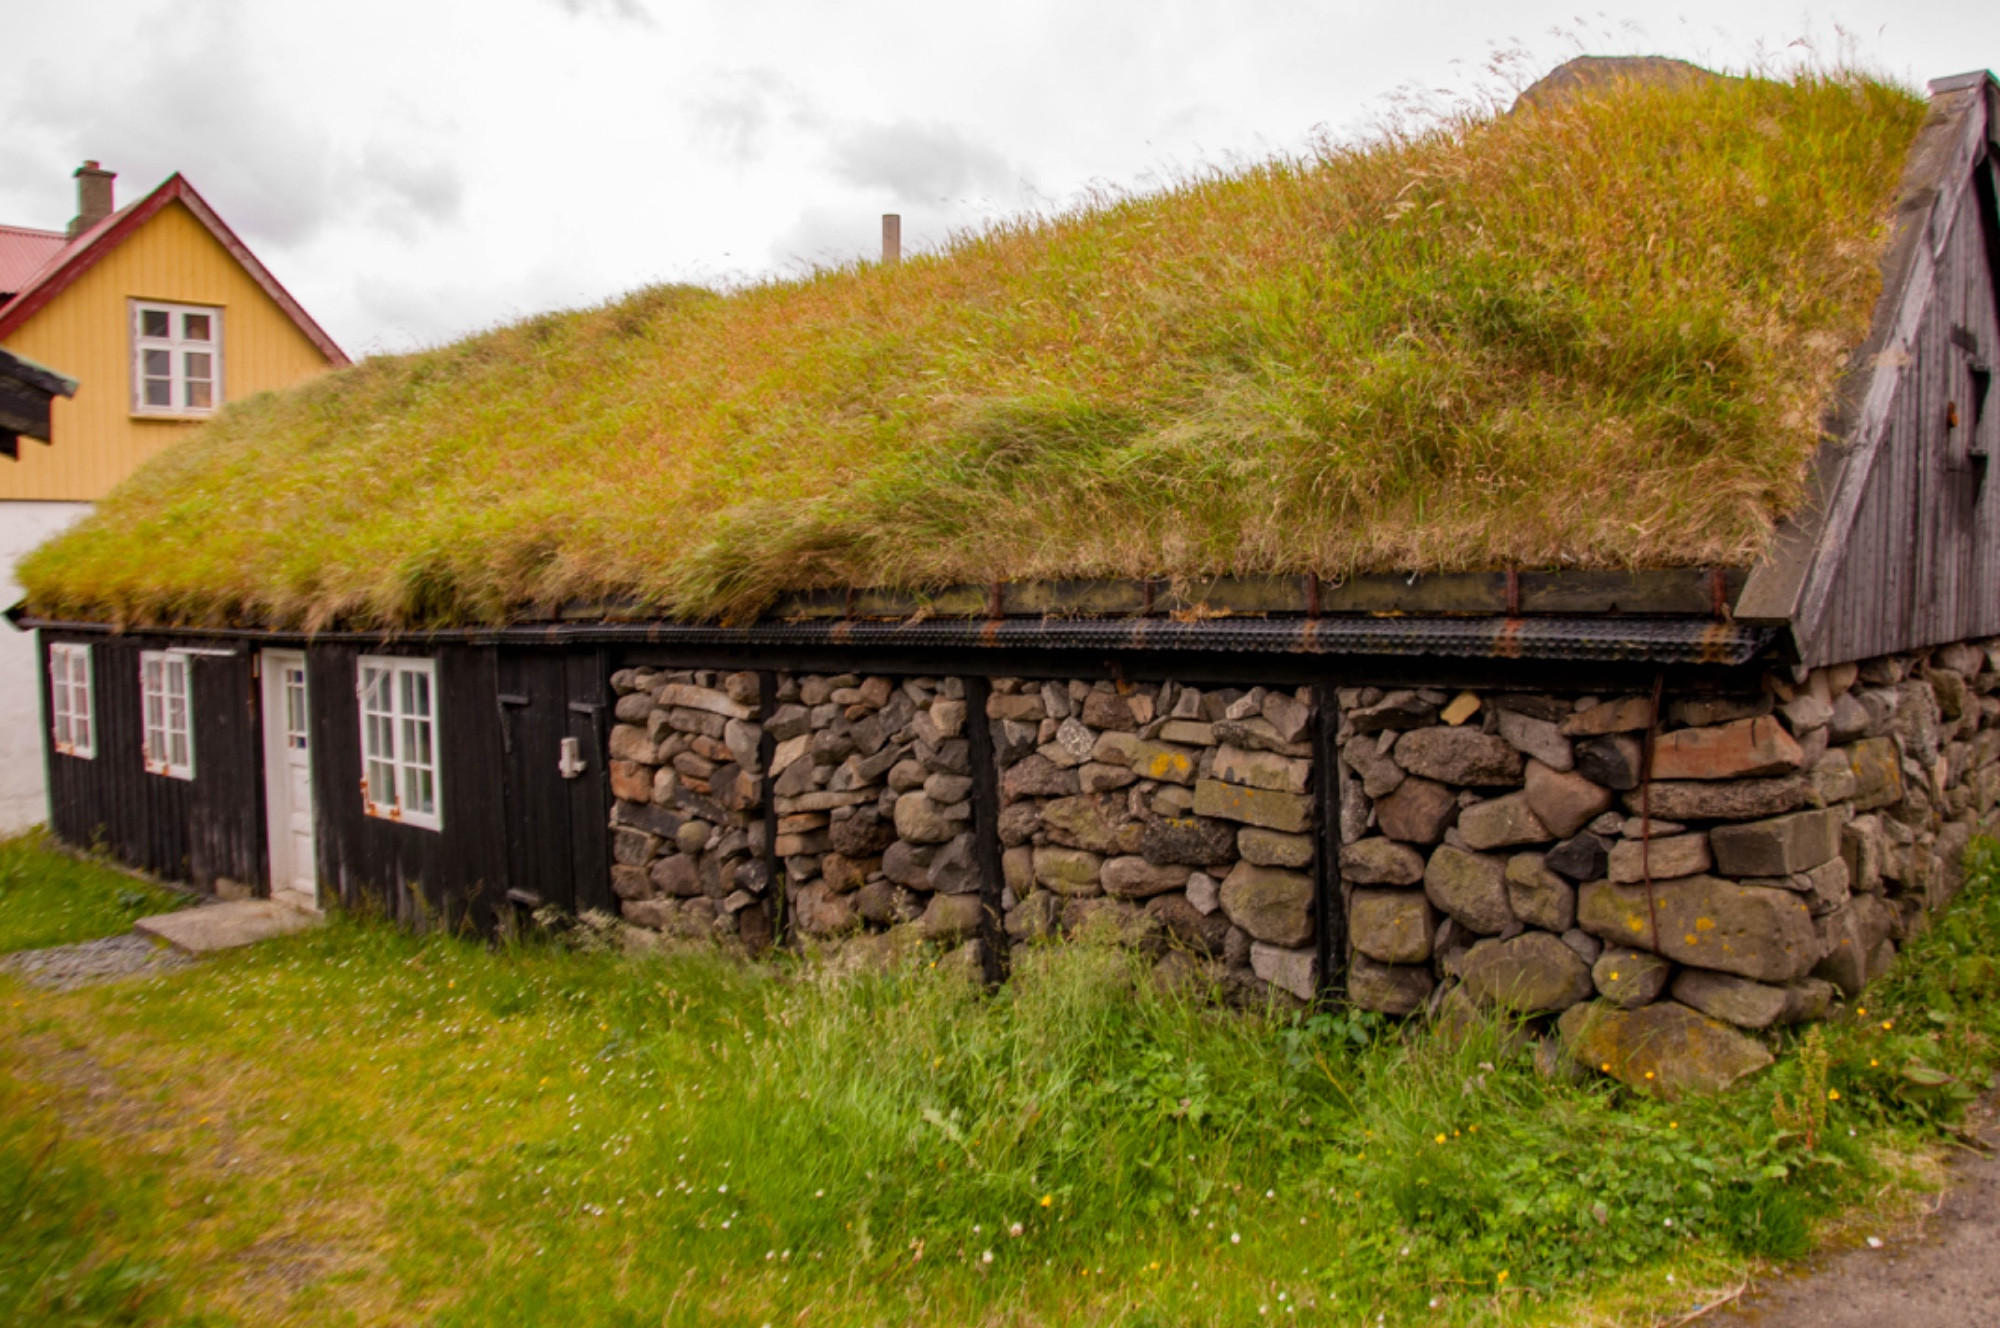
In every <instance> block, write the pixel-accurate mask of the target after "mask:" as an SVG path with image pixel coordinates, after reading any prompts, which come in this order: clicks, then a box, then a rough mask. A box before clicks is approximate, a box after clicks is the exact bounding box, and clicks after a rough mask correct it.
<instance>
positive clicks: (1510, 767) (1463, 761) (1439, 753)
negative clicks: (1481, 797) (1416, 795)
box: [1396, 728, 1521, 788]
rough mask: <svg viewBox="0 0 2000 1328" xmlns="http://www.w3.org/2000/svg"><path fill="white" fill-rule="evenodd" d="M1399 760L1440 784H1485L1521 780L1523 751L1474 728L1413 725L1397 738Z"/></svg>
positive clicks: (1402, 764) (1415, 772)
mask: <svg viewBox="0 0 2000 1328" xmlns="http://www.w3.org/2000/svg"><path fill="white" fill-rule="evenodd" d="M1396 764H1397V765H1399V766H1401V767H1403V769H1405V770H1407V771H1409V772H1410V773H1411V774H1413V775H1421V776H1423V777H1424V778H1425V779H1435V780H1437V781H1438V782H1439V783H1441V784H1467V785H1472V786H1474V787H1480V788H1486V787H1494V786H1499V785H1508V784H1518V783H1520V782H1521V754H1520V753H1519V752H1517V751H1515V750H1514V748H1513V747H1511V746H1510V745H1508V743H1507V742H1506V741H1505V740H1503V739H1501V738H1496V737H1493V736H1492V735H1490V734H1486V733H1480V732H1478V731H1477V730H1474V729H1454V728H1429V729H1412V730H1411V731H1410V732H1408V733H1405V734H1404V735H1403V736H1402V737H1401V738H1398V739H1397V740H1396Z"/></svg>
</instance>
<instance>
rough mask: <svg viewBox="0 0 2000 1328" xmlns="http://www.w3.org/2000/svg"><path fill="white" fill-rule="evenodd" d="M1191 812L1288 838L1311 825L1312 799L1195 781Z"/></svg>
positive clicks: (1213, 780) (1234, 785) (1233, 785)
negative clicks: (1257, 826)
mask: <svg viewBox="0 0 2000 1328" xmlns="http://www.w3.org/2000/svg"><path fill="white" fill-rule="evenodd" d="M1194 811H1195V815H1197V816H1214V817H1219V818H1221V819H1222V820H1225V821H1241V822H1242V823H1244V824H1245V825H1261V826H1263V827H1264V828H1265V829H1267V830H1280V831H1283V832H1284V833H1285V834H1288V835H1289V834H1297V833H1299V832H1300V831H1301V830H1304V829H1306V828H1307V827H1309V826H1310V825H1311V824H1312V799H1311V798H1310V797H1308V796H1306V795H1305V794H1303V793H1279V792H1275V791H1273V790H1270V789H1253V788H1244V787H1243V786H1241V785H1239V784H1225V783H1223V782H1222V781H1221V780H1219V779H1202V780H1197V781H1195V786H1194Z"/></svg>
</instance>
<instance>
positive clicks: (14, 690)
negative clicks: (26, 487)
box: [0, 458, 90, 835]
mask: <svg viewBox="0 0 2000 1328" xmlns="http://www.w3.org/2000/svg"><path fill="white" fill-rule="evenodd" d="M6 464H7V462H6V459H5V458H0V466H4V465H6ZM89 510H90V504H89V503H27V502H0V609H5V608H11V607H12V606H13V605H14V604H16V603H18V602H19V601H20V598H21V586H20V583H19V582H17V581H16V580H15V579H14V564H15V563H17V562H19V561H20V560H21V557H22V555H24V554H26V553H27V552H28V551H29V550H31V549H33V548H34V547H35V546H36V545H38V544H40V543H41V542H42V541H43V540H46V539H48V538H49V537H50V536H51V535H54V534H56V533H57V532H58V531H61V530H62V529H63V528H65V527H66V526H68V525H69V524H70V523H71V522H73V521H75V520H76V519H77V518H78V517H81V516H82V515H83V514H84V513H86V512H88V511H89ZM39 677H40V674H39V672H38V671H37V669H36V660H35V634H34V633H33V632H19V631H16V630H14V626H13V624H11V623H8V622H5V621H4V620H0V835H11V834H16V833H18V832H20V831H22V830H25V829H27V828H28V827H29V826H31V825H37V824H40V823H41V822H43V821H46V820H48V818H49V804H48V790H47V789H46V788H45V787H44V786H43V779H42V771H43V759H44V758H43V756H42V689H41V685H40V683H39V681H38V679H39Z"/></svg>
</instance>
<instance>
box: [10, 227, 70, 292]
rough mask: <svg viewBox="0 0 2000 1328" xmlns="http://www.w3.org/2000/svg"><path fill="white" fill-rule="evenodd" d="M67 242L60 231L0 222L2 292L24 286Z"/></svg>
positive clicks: (21, 288)
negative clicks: (0, 223) (1, 223)
mask: <svg viewBox="0 0 2000 1328" xmlns="http://www.w3.org/2000/svg"><path fill="white" fill-rule="evenodd" d="M67 243H69V242H68V240H66V239H65V238H64V237H63V233H62V232H61V231H38V230H33V229H30V228H29V227H27V226H5V225H0V295H12V294H13V293H14V292H15V291H18V290H25V289H26V288H27V286H28V284H29V283H30V282H32V281H33V280H34V279H35V274H36V273H37V272H40V271H41V270H42V269H43V268H44V267H47V266H48V263H49V260H50V259H52V258H54V257H55V256H56V255H57V254H59V253H61V252H62V250H63V246H64V245H65V244H67Z"/></svg>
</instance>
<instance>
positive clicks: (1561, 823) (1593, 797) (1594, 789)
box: [1522, 761, 1611, 839]
mask: <svg viewBox="0 0 2000 1328" xmlns="http://www.w3.org/2000/svg"><path fill="white" fill-rule="evenodd" d="M1522 792H1523V793H1524V794H1525V795H1526V797H1527V799H1528V806H1529V807H1531V808H1533V809H1534V813H1535V817H1536V819H1537V820H1539V821H1540V822H1541V823H1542V824H1543V825H1545V826H1547V827H1548V829H1549V834H1550V835H1551V836H1553V837H1554V838H1557V839H1567V838H1569V836H1571V835H1573V834H1575V833H1576V832H1577V831H1579V830H1581V829H1583V827H1585V826H1586V825H1589V824H1590V823H1591V822H1592V821H1593V820H1595V819H1597V817H1598V816H1600V815H1602V814H1603V813H1604V812H1606V811H1609V810H1610V809H1611V790H1610V789H1608V788H1605V787H1604V786H1603V785H1602V784H1593V783H1592V782H1591V781H1589V780H1588V779H1585V778H1584V777H1583V776H1582V775H1579V774H1576V773H1574V772H1571V771H1564V770H1552V769H1550V768H1549V767H1548V766H1546V765H1544V764H1542V763H1541V762H1540V761H1530V762H1528V774H1527V785H1526V787H1525V788H1524V789H1523V790H1522Z"/></svg>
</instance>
